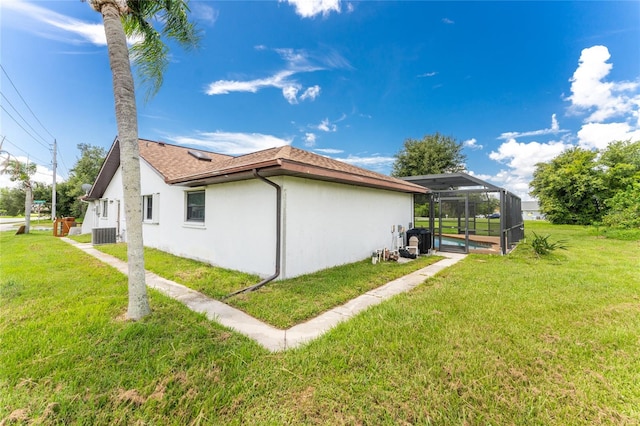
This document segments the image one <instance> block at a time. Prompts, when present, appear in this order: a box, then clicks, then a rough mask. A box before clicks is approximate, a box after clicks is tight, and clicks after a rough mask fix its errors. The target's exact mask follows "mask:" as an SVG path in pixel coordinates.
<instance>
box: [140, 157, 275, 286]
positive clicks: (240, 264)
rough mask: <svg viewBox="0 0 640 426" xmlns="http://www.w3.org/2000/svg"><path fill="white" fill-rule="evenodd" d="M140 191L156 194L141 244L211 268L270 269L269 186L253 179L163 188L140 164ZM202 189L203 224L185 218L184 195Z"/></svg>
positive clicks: (272, 216) (272, 265)
mask: <svg viewBox="0 0 640 426" xmlns="http://www.w3.org/2000/svg"><path fill="white" fill-rule="evenodd" d="M141 170H143V171H142V173H141V178H142V185H141V192H142V195H143V196H144V195H153V194H156V198H155V200H156V204H158V205H157V206H154V207H157V208H158V211H157V220H156V221H143V232H144V237H143V238H144V244H145V246H147V247H154V248H157V249H160V250H163V251H166V252H169V253H172V254H175V255H177V256H182V257H188V258H191V259H197V260H201V261H204V262H207V263H210V264H212V265H215V266H220V267H223V268H228V269H234V270H239V271H244V272H249V273H253V274H257V275H260V276H268V275H271V274H273V271H274V269H275V243H274V241H275V205H276V202H275V190H274V189H272V188H271V187H269V186H267V185H266V184H264V183H261V182H258V181H257V180H249V181H241V182H231V183H226V184H218V185H210V186H207V187H206V188H205V187H200V188H187V187H180V186H169V185H166V184H165V183H164V181H163V180H162V179H161V178H160V176H158V175H157V174H156V172H155V171H154V170H153V169H151V168H150V167H148V166H147V167H141ZM193 190H204V191H205V219H204V222H201V223H197V222H188V221H186V193H187V192H189V191H193Z"/></svg>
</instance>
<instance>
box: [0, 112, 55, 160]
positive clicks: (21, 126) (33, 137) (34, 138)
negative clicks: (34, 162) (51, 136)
mask: <svg viewBox="0 0 640 426" xmlns="http://www.w3.org/2000/svg"><path fill="white" fill-rule="evenodd" d="M0 108H2V110H3V111H4V112H5V113H7V115H8V116H9V117H10V118H11V119H12V120H13V121H15V123H16V124H17V125H18V126H20V128H21V129H22V130H24V132H25V133H26V134H28V135H29V136H31V138H32V139H33V140H34V141H36V142H38V143H39V144H40V145H42V146H43V147H45V148H47V149H50V147H48V146H46V145H45V144H43V143H42V142H40V141H39V140H38V139H36V137H35V136H33V135H32V134H31V133H29V131H28V130H27V129H25V128H24V126H23V125H22V124H20V123H19V122H18V120H16V119H15V118H14V117H13V115H11V113H10V112H9V111H7V109H6V108H5V107H4V106H2V105H0Z"/></svg>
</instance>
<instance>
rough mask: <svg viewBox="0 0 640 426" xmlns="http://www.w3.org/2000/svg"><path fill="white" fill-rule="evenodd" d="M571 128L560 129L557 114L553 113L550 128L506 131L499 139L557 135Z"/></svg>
mask: <svg viewBox="0 0 640 426" xmlns="http://www.w3.org/2000/svg"><path fill="white" fill-rule="evenodd" d="M568 131H569V130H563V129H560V124H559V123H558V119H557V118H556V115H555V114H552V115H551V127H549V128H548V129H540V130H530V131H526V132H505V133H502V134H501V135H500V136H498V139H504V140H509V139H515V138H521V137H527V136H541V135H556V134H558V133H567V132H568Z"/></svg>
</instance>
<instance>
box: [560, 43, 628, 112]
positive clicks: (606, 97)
mask: <svg viewBox="0 0 640 426" xmlns="http://www.w3.org/2000/svg"><path fill="white" fill-rule="evenodd" d="M610 58H611V54H610V53H609V49H608V48H607V47H606V46H593V47H589V48H587V49H583V50H582V53H581V55H580V60H579V64H578V68H577V69H576V71H575V72H574V74H573V77H572V78H571V79H570V80H569V81H571V93H572V95H571V96H569V97H568V98H567V100H568V101H570V102H571V106H570V107H569V112H571V113H574V114H579V113H583V112H591V115H589V116H588V117H587V118H586V119H585V122H596V123H601V122H603V121H605V120H608V119H610V118H613V117H620V116H625V115H627V114H635V115H636V116H637V111H638V105H639V104H640V94H638V88H639V87H640V84H639V83H638V82H611V81H604V79H605V78H606V77H607V76H608V75H609V72H610V71H611V69H612V68H613V64H611V63H607V61H608V60H609V59H610ZM634 92H635V93H634Z"/></svg>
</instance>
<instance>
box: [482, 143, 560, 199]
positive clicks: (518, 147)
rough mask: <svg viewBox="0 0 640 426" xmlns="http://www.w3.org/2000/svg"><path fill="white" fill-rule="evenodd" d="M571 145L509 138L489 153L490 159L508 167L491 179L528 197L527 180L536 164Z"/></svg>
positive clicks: (549, 158)
mask: <svg viewBox="0 0 640 426" xmlns="http://www.w3.org/2000/svg"><path fill="white" fill-rule="evenodd" d="M571 146H572V145H571V144H568V143H564V142H562V141H551V142H547V143H540V142H528V143H525V142H518V141H516V140H515V139H510V140H508V141H507V142H504V143H502V144H501V145H500V147H499V148H498V150H497V151H492V152H491V153H490V154H489V158H490V159H492V160H494V161H498V162H500V163H503V164H505V165H507V166H508V167H509V170H507V171H505V170H501V171H500V173H498V174H497V175H496V176H493V177H492V178H491V179H492V180H493V181H496V182H500V183H501V184H502V185H503V186H504V187H505V188H507V189H509V190H510V191H512V192H514V193H516V194H518V195H519V196H520V197H522V198H527V199H528V198H530V197H528V195H527V194H528V188H529V182H531V179H532V178H533V172H534V171H535V169H536V164H538V163H542V162H546V161H550V160H551V159H553V158H555V157H556V156H558V155H559V154H561V153H562V152H564V151H565V150H566V149H568V148H570V147H571Z"/></svg>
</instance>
